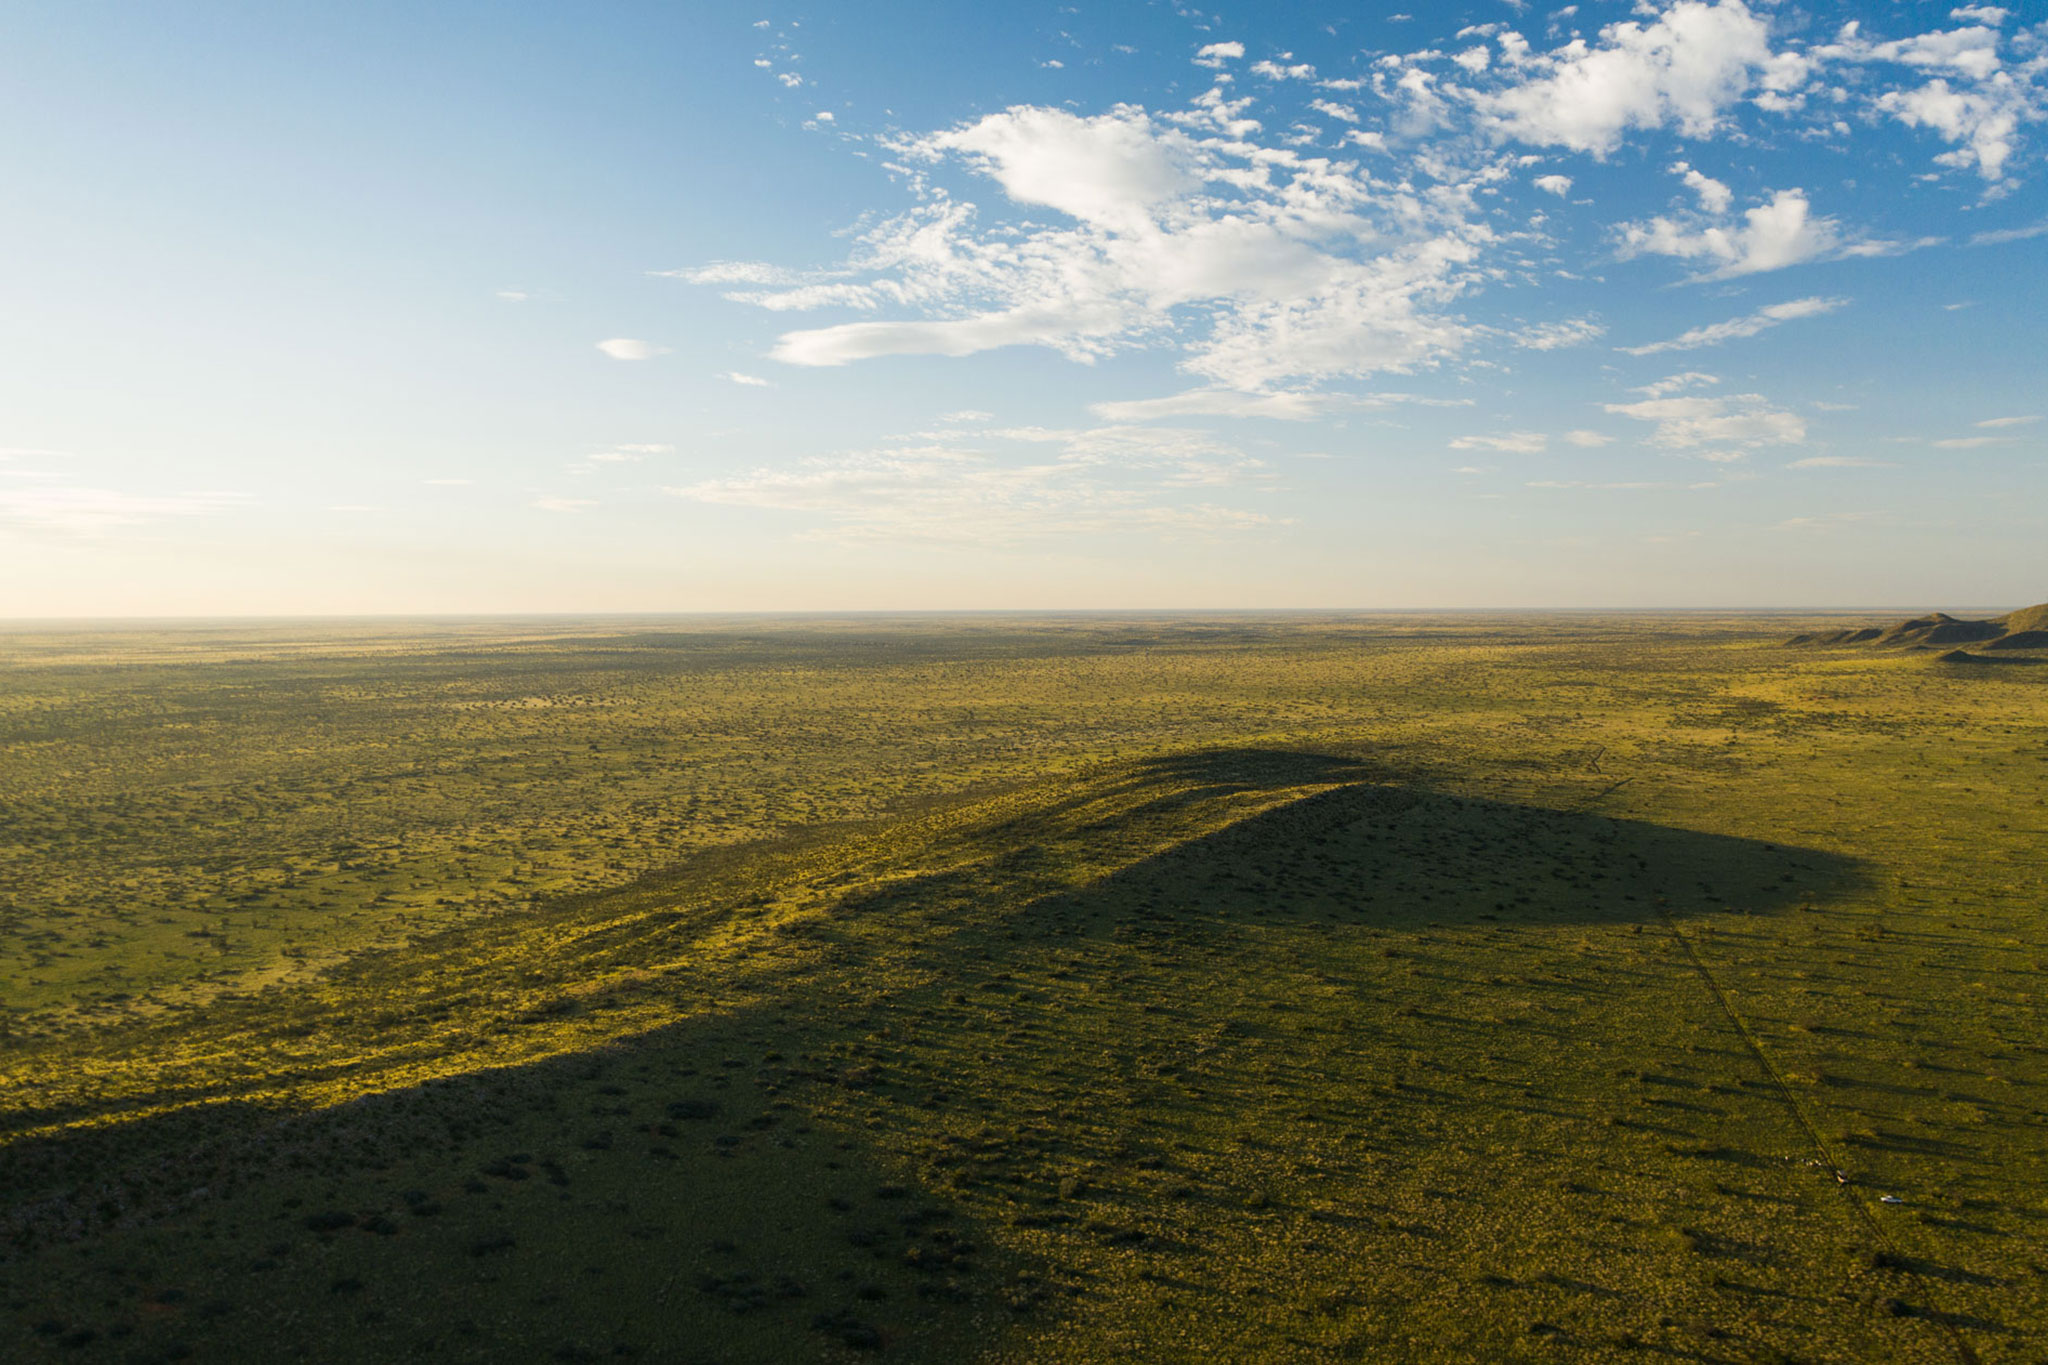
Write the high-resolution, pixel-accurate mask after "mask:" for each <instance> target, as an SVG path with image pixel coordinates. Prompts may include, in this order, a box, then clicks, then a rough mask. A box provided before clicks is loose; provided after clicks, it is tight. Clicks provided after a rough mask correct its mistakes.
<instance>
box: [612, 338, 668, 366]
mask: <svg viewBox="0 0 2048 1365" xmlns="http://www.w3.org/2000/svg"><path fill="white" fill-rule="evenodd" d="M597 349H598V350H600V351H603V352H604V353H605V354H606V355H608V356H610V357H611V358H612V359H613V360H652V359H653V358H654V357H655V356H658V355H667V354H668V347H666V346H657V345H655V344H654V343H653V342H651V341H641V340H638V339H637V338H634V337H611V338H609V339H608V340H605V341H600V342H598V343H597Z"/></svg>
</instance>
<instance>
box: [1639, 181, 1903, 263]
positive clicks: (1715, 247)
mask: <svg viewBox="0 0 2048 1365" xmlns="http://www.w3.org/2000/svg"><path fill="white" fill-rule="evenodd" d="M1743 222H1744V225H1743V226H1741V227H1734V226H1729V225H1725V224H1721V223H1706V224H1700V223H1696V222H1687V221H1683V220H1674V219H1671V218H1664V217H1658V218H1652V219H1651V220H1650V221H1649V222H1647V223H1624V224H1622V225H1621V228H1620V234H1621V243H1620V250H1621V254H1622V256H1624V257H1631V256H1641V255H1646V254H1647V255H1658V256H1675V257H1677V258H1678V259H1680V260H1687V261H1702V262H1704V263H1705V264H1706V265H1707V266H1708V267H1709V268H1708V269H1707V270H1706V271H1705V272H1703V273H1702V274H1701V275H1700V276H1699V278H1701V279H1727V278H1730V277H1731V276H1735V275H1751V274H1755V273H1757V272H1758V271H1763V270H1781V269H1783V268H1785V267H1786V266H1791V265H1798V264H1799V263H1801V262H1802V261H1811V260H1817V259H1819V258H1821V257H1825V256H1829V255H1833V254H1835V253H1837V252H1839V251H1842V250H1844V245H1845V244H1844V242H1843V238H1842V234H1841V230H1840V228H1839V226H1838V225H1837V224H1836V222H1835V220H1834V219H1832V218H1816V217H1814V216H1813V213H1812V208H1811V206H1810V205H1809V204H1808V203H1807V201H1806V191H1804V190H1799V189H1791V190H1779V191H1778V192H1777V193H1776V194H1774V195H1773V196H1772V197H1771V202H1770V203H1768V204H1759V205H1758V206H1756V207H1755V208H1753V209H1750V210H1748V211H1747V212H1746V213H1744V214H1743ZM1860 245H1862V244H1860ZM1866 249H1867V248H1866Z"/></svg>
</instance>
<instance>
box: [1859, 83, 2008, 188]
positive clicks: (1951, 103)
mask: <svg viewBox="0 0 2048 1365" xmlns="http://www.w3.org/2000/svg"><path fill="white" fill-rule="evenodd" d="M1877 107H1878V108H1879V109H1882V110H1883V111H1884V112H1885V113H1887V114H1890V115H1891V116H1892V117H1893V118H1895V119H1897V120H1898V121H1899V122H1901V123H1903V124H1906V125H1907V126H1908V127H1912V128H1927V129H1931V130H1932V131H1933V132H1935V133H1937V134H1938V135H1940V136H1941V138H1942V139H1943V140H1944V141H1947V142H1951V143H1954V144H1955V149H1954V150H1953V151H1948V152H1943V153H1942V154H1941V155H1940V156H1937V157H1936V158H1935V160H1936V161H1937V162H1939V163H1941V164H1942V165H1944V166H1956V167H1965V168H1968V167H1974V168H1975V169H1976V171H1977V174H1978V175H1980V176H1982V177H1983V178H1984V179H1985V180H1989V181H1995V180H1999V179H2002V178H2003V177H2004V175H2005V164H2006V162H2007V161H2009V160H2011V158H2012V154H2013V149H2014V146H2015V144H2016V142H2017V140H2018V134H2019V126H2020V122H2021V120H2023V119H2038V118H2040V117H2042V113H2043V110H2042V107H2041V104H2040V103H2039V102H2038V99H2037V97H2036V96H2035V95H2034V92H2032V91H2030V90H2028V89H2027V88H2026V87H2025V86H2024V85H2022V84H2021V83H2020V82H2018V81H2016V80H2014V79H2013V78H2012V77H2011V76H2009V75H2007V74H2005V73H2003V72H2000V73H1999V74H1998V75H1997V76H1996V77H1994V78H1993V79H1991V80H1989V81H1987V82H1985V83H1983V84H1981V85H1979V86H1978V87H1977V88H1976V89H1959V88H1955V87H1951V86H1950V84H1949V83H1948V81H1947V80H1945V79H1943V78H1941V77H1936V78H1935V79H1933V80H1931V81H1929V82H1928V83H1927V84H1925V85H1923V86H1921V87H1920V88H1919V89H1917V90H1888V91H1886V92H1885V93H1884V94H1882V95H1880V96H1879V97H1878V101H1877Z"/></svg>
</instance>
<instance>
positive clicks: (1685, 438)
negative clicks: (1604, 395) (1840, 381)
mask: <svg viewBox="0 0 2048 1365" xmlns="http://www.w3.org/2000/svg"><path fill="white" fill-rule="evenodd" d="M1703 377H1704V376H1674V380H1675V379H1681V378H1703ZM1672 382H1673V380H1667V381H1664V383H1663V384H1661V385H1653V386H1650V388H1651V389H1653V390H1655V391H1656V392H1658V393H1659V395H1660V396H1657V397H1652V398H1646V399H1644V400H1643V401H1642V402H1640V403H1608V404H1605V405H1604V406H1605V407H1606V410H1607V411H1608V412H1611V413H1614V414H1615V415H1617V416H1620V417H1632V418H1634V419H1635V420H1637V421H1639V422H1650V423H1653V424H1654V425H1655V427H1656V430H1655V431H1654V432H1653V433H1652V434H1651V436H1650V442H1651V444H1653V445H1659V446H1663V447H1665V448H1667V449H1670V450H1680V451H1684V452H1686V453H1687V454H1690V455H1693V456H1695V457H1697V458H1699V459H1704V460H1713V461H1716V462H1721V463H1725V462H1728V461H1732V460H1739V459H1741V458H1742V457H1743V454H1744V453H1745V452H1746V451H1748V450H1751V449H1753V448H1755V447H1758V446H1766V445H1797V444H1798V443H1800V442H1801V441H1804V440H1805V439H1806V419H1805V418H1803V417H1801V416H1800V415H1799V414H1798V413H1795V412H1789V411H1786V410H1785V409H1783V408H1778V407H1773V406H1772V405H1771V403H1770V402H1769V400H1767V399H1766V398H1764V397H1763V395H1761V394H1755V393H1740V394H1717V395H1706V394H1676V393H1673V392H1672V391H1671V390H1670V389H1669V388H1668V387H1667V386H1668V385H1670V384H1671V383H1672Z"/></svg>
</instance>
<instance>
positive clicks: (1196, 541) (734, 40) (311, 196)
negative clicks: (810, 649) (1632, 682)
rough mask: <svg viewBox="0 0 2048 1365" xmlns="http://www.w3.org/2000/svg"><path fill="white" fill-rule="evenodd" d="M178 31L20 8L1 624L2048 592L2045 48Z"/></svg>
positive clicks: (3, 296)
mask: <svg viewBox="0 0 2048 1365" xmlns="http://www.w3.org/2000/svg"><path fill="white" fill-rule="evenodd" d="M181 8H182V9H183V10H184V11H186V12H184V13H178V14H173V13H172V12H171V10H170V7H165V6H146V5H140V4H133V5H124V4H101V5H92V6H81V5H72V4H54V3H49V4H18V3H0V63H4V67H0V71H4V75H0V184H5V185H6V186H7V187H8V192H7V204H6V209H5V212H4V213H0V583H4V585H5V586H4V588H0V615H6V616H69V615H152V614H201V615H209V614H241V613H254V614H293V613H327V612H347V613H356V612H490V611H510V612H516V611H586V610H588V611H597V610H628V611H691V610H730V609H741V610H752V609H790V610H803V609H863V608H983V607H985V608H1029V607H1095V608H1113V607H1217V608H1237V607H1290V606H1295V607H1316V606H1361V607H1373V606H1385V607H1458V606H1473V607H1477V606H1527V607H1543V606H1556V607H1575V606H1715V605H1730V606H1743V605H1754V606H1774V605H1784V606H1791V605H1842V606H1849V605H1922V604H1924V605H1946V606H1966V605H1998V604H2017V603H2020V602H2029V601H2035V600H2039V599H2040V598H2043V597H2048V551H2044V548H2043V546H2044V544H2048V534H2044V530H2048V518H2044V515H2043V512H2042V509H2043V507H2044V506H2048V498H2044V494H2048V421H2044V420H2043V418H2044V416H2048V384H2044V383H2043V379H2042V376H2043V375H2044V374H2048V344H2044V340H2043V337H2044V329H2043V327H2042V325H2041V322H2040V319H2041V318H2042V316H2043V315H2044V305H2048V285H2044V281H2048V271H2044V269H2043V266H2044V264H2048V195H2044V193H2043V188H2042V185H2043V176H2044V167H2043V164H2042V163H2043V156H2042V150H2043V145H2044V139H2048V23H2044V22H2043V18H2042V15H2041V12H2040V11H2039V10H2029V9H2028V8H2025V7H2022V8H2016V9H2010V10H2002V9H1998V8H1993V7H1988V6H1967V7H1951V6H1948V5H1921V4H1889V5H1861V6H1832V7H1831V6H1826V5H1820V6H1814V7H1810V8H1808V7H1794V6H1790V5H1784V6H1772V5H1767V4H1763V3H1756V4H1750V5H1744V4H1743V3H1739V0H1718V2H1717V3H1703V2H1702V0H1683V2H1682V3H1678V4H1670V5H1664V4H1654V3H1645V4H1640V5H1635V6H1629V5H1622V4H1599V3H1587V4H1581V5H1577V6H1571V7H1564V8H1544V7H1541V6H1539V5H1536V4H1533V3H1531V4H1506V3H1500V2H1499V0H1486V3H1475V4H1470V5H1462V6H1423V5H1418V6H1416V7H1414V8H1413V10H1412V12H1411V13H1410V14H1407V15H1400V14H1393V13H1387V12H1384V11H1381V10H1374V11H1372V12H1370V13H1368V12H1366V11H1365V10H1364V9H1363V8H1362V7H1359V6H1355V5H1346V6H1334V5H1333V6H1322V7H1318V6H1312V5H1299V6H1289V7H1285V8H1286V11H1287V12H1286V13H1285V14H1284V15H1278V16H1276V15H1275V14H1273V13H1271V12H1270V11H1271V10H1272V9H1273V8H1276V7H1267V6H1259V7H1249V8H1246V9H1243V10H1240V11H1231V10H1228V9H1222V10H1214V11H1211V10H1207V9H1195V8H1192V7H1189V6H1186V5H1180V4H1173V3H1165V4H1138V3H1132V4H1119V5H1114V6H1106V7H1092V6H1085V5H1082V6H1069V5H1053V4H1047V5H1037V4H1028V3H1018V4H1007V5H1001V6H984V5H967V4H885V5H874V4H869V5H853V4H837V5H826V6H814V7H809V8H806V7H802V6H797V7H790V8H783V7H777V6H769V7H741V6H731V5H700V6H674V5H632V4H613V5H604V6H566V5H557V6H538V5H508V4H495V3H494V4H490V5H483V4H475V5H463V4H453V3H450V4H440V5H435V6H431V7H422V6H411V5H397V4H382V5H380V4H352V5H348V6H341V5H331V6H325V7H321V6H277V5H268V4H250V5H234V4H226V3H214V4H204V5H194V6H186V7H181ZM429 11H430V12H429Z"/></svg>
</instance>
